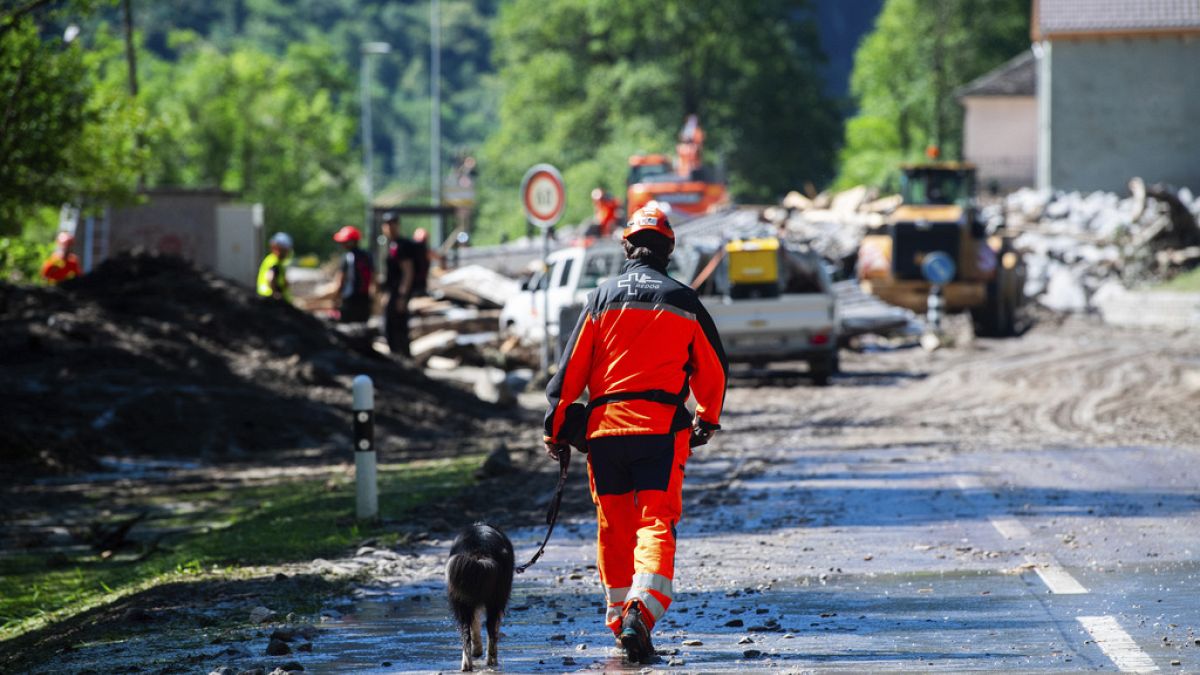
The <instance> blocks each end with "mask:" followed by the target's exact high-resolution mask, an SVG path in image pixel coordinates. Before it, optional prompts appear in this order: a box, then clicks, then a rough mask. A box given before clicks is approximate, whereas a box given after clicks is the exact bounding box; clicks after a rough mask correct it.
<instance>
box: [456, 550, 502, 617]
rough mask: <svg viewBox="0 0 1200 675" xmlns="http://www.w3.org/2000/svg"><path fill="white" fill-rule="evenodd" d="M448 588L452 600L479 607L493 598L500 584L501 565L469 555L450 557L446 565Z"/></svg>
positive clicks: (489, 559) (484, 558) (494, 561)
mask: <svg viewBox="0 0 1200 675" xmlns="http://www.w3.org/2000/svg"><path fill="white" fill-rule="evenodd" d="M446 582H447V583H446V586H447V588H448V589H449V591H450V600H451V601H452V602H454V603H461V604H464V605H469V606H471V607H478V606H480V605H483V604H487V602H488V601H489V600H490V599H491V598H492V595H493V594H494V593H495V591H496V588H497V586H498V585H499V583H500V564H499V563H498V562H497V561H496V560H494V559H492V558H490V557H477V556H473V555H471V554H469V553H459V554H458V555H453V556H450V561H449V562H448V563H447V564H446Z"/></svg>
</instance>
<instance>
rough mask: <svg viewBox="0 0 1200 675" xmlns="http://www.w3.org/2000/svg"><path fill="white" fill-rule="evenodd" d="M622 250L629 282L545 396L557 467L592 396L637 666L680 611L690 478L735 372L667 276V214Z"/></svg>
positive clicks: (597, 487) (624, 619) (604, 301)
mask: <svg viewBox="0 0 1200 675" xmlns="http://www.w3.org/2000/svg"><path fill="white" fill-rule="evenodd" d="M623 240H624V246H625V257H626V258H627V261H626V264H625V268H624V270H623V271H622V272H621V274H620V275H619V276H617V277H615V278H613V279H610V280H609V281H607V282H605V283H604V284H603V285H602V286H601V287H600V288H598V289H597V290H596V291H595V292H594V293H592V295H591V296H590V297H589V299H588V303H587V307H586V309H585V311H584V312H583V314H582V316H581V317H580V319H579V322H578V323H577V324H576V326H575V329H574V331H573V332H572V334H571V338H570V340H569V341H568V343H567V347H566V349H564V350H563V357H562V360H561V361H560V363H559V365H558V372H557V373H555V375H554V377H553V378H552V379H551V380H550V383H549V384H548V385H547V386H546V397H547V399H548V400H549V403H550V406H549V409H548V410H547V412H546V424H545V426H546V428H545V436H544V439H543V440H544V442H545V445H546V451H547V453H548V454H549V455H550V456H551V457H554V458H557V455H558V453H559V452H561V451H567V452H569V449H566V444H567V442H568V440H569V439H570V438H571V436H572V435H573V434H572V431H571V430H570V429H569V427H570V426H572V425H571V424H566V422H567V419H568V417H569V414H568V411H567V410H568V408H569V407H570V406H571V405H572V404H573V403H574V402H575V400H576V399H577V398H579V397H580V396H581V395H582V394H583V392H584V389H587V392H588V398H589V400H588V405H587V420H586V439H587V441H586V444H587V449H588V477H589V482H590V485H591V491H592V501H593V502H595V504H596V516H597V520H598V523H599V528H598V529H599V534H598V559H599V565H598V566H599V568H600V579H601V581H602V582H603V583H604V588H605V595H606V598H607V614H606V618H605V623H606V624H607V625H608V627H609V628H610V629H612V631H613V633H614V635H616V637H617V641H618V642H619V643H620V645H621V646H622V647H623V648H624V650H625V654H626V657H627V658H628V659H629V661H631V662H634V663H638V662H642V661H644V660H645V659H647V658H649V657H652V656H653V655H654V647H653V645H652V643H651V639H650V634H651V631H652V630H653V629H654V624H655V622H657V621H658V620H659V619H661V618H662V616H663V614H664V613H665V612H666V611H667V608H668V607H670V606H671V600H672V598H673V595H674V591H673V582H674V578H675V527H676V525H677V524H678V523H679V518H680V516H681V515H682V511H683V503H682V496H683V495H682V492H683V468H684V465H685V464H686V463H687V460H688V457H689V456H691V452H692V451H691V448H692V447H693V446H696V445H703V444H704V443H706V442H708V439H709V438H710V437H711V436H712V434H713V433H715V432H716V430H717V429H719V428H720V424H719V422H720V417H721V408H722V406H723V405H724V402H725V378H726V374H727V372H728V363H727V361H726V359H725V351H724V349H723V348H722V346H721V339H720V336H718V335H717V329H716V326H715V325H714V324H713V320H712V317H710V316H709V314H708V312H707V311H706V310H705V309H704V306H703V305H702V304H701V303H700V299H699V297H697V295H696V293H695V291H693V290H692V289H691V288H690V287H688V286H686V285H684V284H682V283H679V282H678V281H676V280H674V279H672V278H671V277H669V276H667V271H666V270H667V264H668V262H669V261H670V256H671V253H672V252H673V251H674V248H675V234H674V232H673V231H672V229H671V225H670V223H669V222H668V220H667V216H666V214H664V213H663V212H662V211H661V210H659V209H658V208H657V206H655V205H653V204H651V205H648V206H646V207H644V208H642V209H640V210H638V211H637V212H636V213H634V214H633V217H632V218H630V219H629V223H628V224H627V225H626V227H625V231H624V232H623ZM689 394H691V395H694V396H695V397H696V412H695V415H694V416H693V415H692V414H691V413H689V412H688V409H687V408H686V407H685V405H684V404H685V403H686V402H687V399H688V397H689ZM564 426H566V427H568V428H564Z"/></svg>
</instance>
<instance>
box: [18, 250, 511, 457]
mask: <svg viewBox="0 0 1200 675" xmlns="http://www.w3.org/2000/svg"><path fill="white" fill-rule="evenodd" d="M361 342H362V341H361V340H359V341H357V342H356V341H353V340H351V339H349V338H347V337H345V336H343V335H342V334H341V333H339V332H338V331H337V330H335V329H334V327H332V326H331V325H329V324H326V323H324V322H322V321H321V320H319V319H317V318H314V317H312V316H310V315H307V314H305V313H303V312H301V311H299V310H297V309H295V308H293V307H291V306H289V305H286V304H284V303H281V302H278V301H274V300H269V299H263V298H259V297H258V296H256V295H255V294H254V293H253V292H252V291H251V290H249V289H245V288H242V287H239V286H237V285H235V284H232V283H230V282H228V281H225V280H223V279H220V278H217V277H215V276H214V275H211V274H209V273H207V272H203V271H200V270H197V269H196V268H194V267H192V266H191V265H189V264H188V263H186V262H184V261H182V260H179V259H176V258H169V257H158V256H149V255H144V254H142V255H127V256H122V257H119V258H115V259H112V260H109V261H107V262H105V263H104V264H103V265H102V266H100V267H99V268H98V269H97V270H96V271H95V272H94V273H93V274H91V275H88V276H86V277H83V278H80V279H77V280H74V281H72V282H68V283H65V284H63V285H62V286H60V287H58V288H36V287H19V286H12V285H6V284H0V410H2V411H3V424H0V461H4V462H5V464H7V465H9V466H14V465H16V466H21V467H23V468H24V469H25V470H32V471H38V472H45V471H52V470H59V471H64V470H78V469H85V468H93V467H95V466H96V463H95V460H96V458H99V457H102V456H110V455H111V456H130V455H134V456H150V457H170V458H180V459H206V460H209V459H211V460H218V459H220V460H223V459H241V460H246V461H257V460H259V459H265V458H266V457H267V456H269V453H271V452H279V451H289V450H298V449H302V448H314V447H321V448H325V449H326V451H327V452H334V451H335V449H336V450H337V451H341V452H345V451H347V449H348V448H349V439H348V434H349V421H348V420H349V408H350V398H349V386H350V380H351V378H352V377H353V376H354V375H357V374H360V373H365V374H368V375H370V376H371V377H372V378H373V379H374V380H375V385H376V390H377V395H376V413H377V429H378V432H377V437H378V439H379V446H380V449H381V450H382V451H383V452H384V453H385V454H386V453H387V452H389V451H391V452H393V453H396V455H394V456H393V458H395V456H399V454H403V453H430V452H437V450H438V446H439V444H440V445H448V444H450V439H453V438H458V437H461V436H462V435H464V434H470V433H472V432H473V431H476V430H478V429H479V428H480V427H481V425H482V424H483V422H484V420H486V419H487V418H490V417H494V416H496V414H497V413H496V410H495V409H494V408H492V407H490V406H488V405H486V404H483V403H481V402H480V401H478V400H477V399H476V398H475V397H474V396H472V395H470V394H468V393H466V392H463V391H460V390H458V389H454V388H452V387H450V386H448V385H445V384H440V383H436V382H433V381H431V380H428V379H427V378H425V376H424V375H423V374H422V373H420V372H419V371H416V370H413V369H409V368H405V367H403V366H401V365H399V364H398V363H396V362H394V361H391V360H389V359H386V358H384V357H382V356H379V355H376V354H373V353H369V352H368V351H367V350H365V349H364V348H363V347H362V346H361ZM447 450H449V449H447ZM295 454H297V455H304V456H309V457H311V456H313V455H314V453H312V452H308V453H295ZM315 455H317V456H319V455H320V453H315Z"/></svg>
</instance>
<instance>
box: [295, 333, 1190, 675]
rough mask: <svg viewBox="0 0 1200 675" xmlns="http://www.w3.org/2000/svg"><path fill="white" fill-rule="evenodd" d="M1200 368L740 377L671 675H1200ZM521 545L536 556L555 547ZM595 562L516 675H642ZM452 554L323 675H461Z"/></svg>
mask: <svg viewBox="0 0 1200 675" xmlns="http://www.w3.org/2000/svg"><path fill="white" fill-rule="evenodd" d="M1197 355H1200V345H1198V344H1197V343H1196V342H1195V340H1194V338H1191V337H1189V336H1188V335H1186V334H1174V335H1161V334H1155V333H1151V332H1130V331H1114V330H1112V329H1107V328H1104V327H1102V326H1099V325H1097V324H1094V323H1088V322H1068V323H1067V324H1065V325H1062V326H1041V327H1039V328H1037V329H1035V330H1034V331H1033V332H1032V333H1030V334H1029V335H1026V336H1025V337H1023V338H1021V339H1017V340H1010V341H987V342H976V343H971V344H963V345H960V346H959V347H957V348H955V349H953V350H948V351H945V352H939V353H935V354H932V355H930V354H926V353H924V352H921V351H919V350H905V351H895V352H884V353H874V354H862V355H854V354H850V355H847V356H846V357H845V358H844V359H843V366H844V368H845V370H846V371H847V373H846V374H845V375H844V376H842V377H840V378H838V379H837V380H836V381H835V384H834V386H833V387H831V388H828V389H820V388H814V387H811V386H808V385H807V384H805V383H804V382H803V378H799V377H795V376H794V373H790V372H789V371H787V370H786V369H783V370H776V371H774V372H772V373H769V374H766V376H765V377H764V374H762V373H756V374H742V375H740V376H739V377H738V378H737V386H735V387H734V388H733V389H731V391H730V395H729V401H728V408H727V410H728V414H727V416H726V419H725V420H723V421H724V422H725V425H726V427H727V429H728V431H727V432H724V433H722V434H721V435H720V437H719V441H718V442H716V443H714V444H713V445H711V446H710V447H708V448H704V449H702V450H700V451H699V452H698V453H697V454H696V455H695V456H694V457H693V458H692V459H691V461H690V463H689V466H688V480H687V484H686V489H685V501H686V506H685V516H684V522H683V523H681V525H680V527H679V536H680V540H681V545H680V553H679V560H678V573H677V579H676V589H677V594H678V599H677V600H676V602H675V604H674V605H673V607H672V608H671V611H670V612H669V613H668V615H667V617H665V618H664V620H663V621H661V622H660V623H659V625H658V627H657V629H656V633H655V640H656V646H657V647H658V648H659V650H660V654H661V661H660V663H658V664H655V665H654V666H653V667H654V668H655V669H677V670H684V671H695V672H727V671H741V672H751V671H760V672H762V671H771V672H779V671H784V672H807V671H827V670H828V671H834V670H850V671H880V670H895V671H955V672H958V671H965V670H1005V671H1038V672H1045V671H1077V670H1107V671H1113V670H1120V671H1127V672H1149V671H1154V670H1159V671H1179V672H1189V671H1200V634H1198V632H1200V596H1198V595H1197V578H1198V577H1197V571H1198V568H1200V562H1198V561H1200V518H1198V513H1200V490H1197V487H1196V486H1197V484H1198V479H1200V468H1197V458H1198V456H1200V455H1198V454H1197V451H1198V450H1200V447H1198V443H1197V436H1196V435H1195V433H1194V430H1195V425H1196V424H1197V420H1196V419H1195V418H1196V411H1197V410H1200V405H1197V404H1200V386H1197V382H1198V379H1197V377H1196V375H1195V373H1196V372H1197V371H1196V370H1195V369H1196V363H1197V361H1196V357H1197ZM546 488H547V489H548V488H549V486H546ZM573 489H586V486H585V485H584V484H583V483H582V480H581V479H580V478H579V477H578V476H577V479H576V480H575V482H574V483H573ZM535 491H536V490H535ZM510 534H511V535H512V537H513V539H514V542H515V543H516V545H517V548H518V551H519V554H518V555H519V556H520V555H522V554H523V553H526V554H527V552H528V551H531V550H532V548H533V546H534V545H535V543H536V541H537V540H538V539H539V537H540V534H541V532H540V531H539V530H537V529H536V528H529V529H527V530H519V531H515V532H512V533H510ZM594 536H595V526H594V524H593V523H592V522H591V521H590V520H588V519H580V520H576V521H572V522H569V523H567V524H566V526H565V527H563V528H562V529H561V530H560V533H558V534H556V535H555V539H554V542H553V545H552V546H551V547H550V549H549V551H548V554H547V556H546V557H545V558H544V559H543V561H542V562H540V563H539V564H538V565H537V566H535V567H534V569H533V570H532V571H531V572H530V573H529V574H527V575H524V576H522V577H518V579H517V584H516V590H515V594H514V598H513V602H512V607H511V609H512V611H511V612H510V615H509V617H508V619H507V621H506V624H505V630H504V638H503V640H502V642H501V648H500V653H501V664H502V667H503V669H504V670H506V671H510V672H527V671H536V672H560V671H564V670H612V669H619V668H622V667H623V666H622V664H621V659H620V655H619V653H618V651H617V650H616V649H615V648H614V646H613V645H612V642H611V637H609V636H608V635H607V634H606V631H605V629H604V628H603V626H602V624H601V602H600V594H599V585H598V580H597V576H596V572H595V569H594V567H591V566H589V565H590V563H592V562H593V556H594V548H593V547H594V544H593V543H592V542H593V541H594ZM442 544H446V546H443V545H442ZM446 547H448V542H442V543H439V544H438V545H435V546H434V547H432V548H430V549H428V550H426V551H424V552H421V553H419V554H418V555H417V556H415V559H414V560H413V561H412V564H410V565H409V566H408V567H407V568H406V572H405V573H404V574H403V575H401V576H398V577H395V578H392V579H383V580H381V581H379V582H377V583H375V584H373V585H370V586H368V587H366V588H364V589H363V591H362V592H361V594H360V597H359V598H358V600H357V601H356V602H355V603H353V604H351V605H345V606H342V607H340V608H337V609H336V611H332V610H331V612H330V617H331V620H330V621H329V622H327V623H326V626H327V627H328V628H329V629H330V630H329V634H328V636H327V637H326V638H323V639H322V648H321V650H320V652H319V653H317V654H313V655H312V657H311V658H309V659H308V661H306V667H308V668H309V670H310V671H313V670H316V671H326V670H339V671H340V670H354V671H376V672H396V671H432V670H451V669H456V668H457V664H458V653H457V647H456V637H455V634H454V632H453V629H452V628H451V626H450V624H449V621H448V619H447V617H446V610H445V604H444V602H443V601H442V592H443V591H442V585H441V580H440V576H439V573H440V565H441V564H442V561H443V560H444V555H445V553H444V551H443V550H442V549H443V548H446ZM385 664H386V665H385ZM634 670H636V669H634Z"/></svg>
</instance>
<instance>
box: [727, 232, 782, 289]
mask: <svg viewBox="0 0 1200 675" xmlns="http://www.w3.org/2000/svg"><path fill="white" fill-rule="evenodd" d="M725 253H726V254H727V255H728V256H729V282H730V283H732V284H735V285H737V284H774V283H778V282H779V240H778V239H776V238H774V237H765V238H762V239H735V240H733V241H731V242H729V243H728V244H726V245H725Z"/></svg>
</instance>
